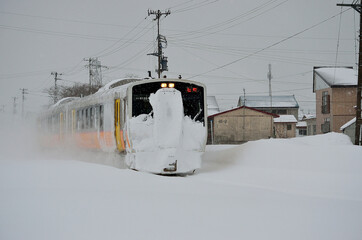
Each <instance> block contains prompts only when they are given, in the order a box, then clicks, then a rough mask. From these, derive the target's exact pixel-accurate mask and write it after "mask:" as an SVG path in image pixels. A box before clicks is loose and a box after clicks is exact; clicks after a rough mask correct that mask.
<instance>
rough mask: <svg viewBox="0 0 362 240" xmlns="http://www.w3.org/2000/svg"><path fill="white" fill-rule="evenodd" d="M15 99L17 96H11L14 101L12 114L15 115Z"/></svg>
mask: <svg viewBox="0 0 362 240" xmlns="http://www.w3.org/2000/svg"><path fill="white" fill-rule="evenodd" d="M16 99H17V97H13V100H14V103H13V115H16Z"/></svg>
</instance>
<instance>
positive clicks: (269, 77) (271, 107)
mask: <svg viewBox="0 0 362 240" xmlns="http://www.w3.org/2000/svg"><path fill="white" fill-rule="evenodd" d="M267 77H268V79H269V97H270V113H272V111H273V99H272V88H271V80H272V77H273V76H272V73H271V64H269V72H268V74H267Z"/></svg>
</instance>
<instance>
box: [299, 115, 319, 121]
mask: <svg viewBox="0 0 362 240" xmlns="http://www.w3.org/2000/svg"><path fill="white" fill-rule="evenodd" d="M313 118H316V116H315V115H314V114H304V115H303V117H302V119H303V120H308V119H313Z"/></svg>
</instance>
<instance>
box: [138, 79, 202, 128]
mask: <svg viewBox="0 0 362 240" xmlns="http://www.w3.org/2000/svg"><path fill="white" fill-rule="evenodd" d="M162 83H166V84H167V85H169V83H172V84H173V88H175V89H177V90H178V91H180V92H181V96H182V101H183V107H184V115H185V116H189V117H190V118H191V119H194V120H195V121H199V122H202V123H204V124H205V119H204V88H203V87H202V86H199V85H196V84H192V83H188V82H167V81H166V82H162ZM160 88H161V82H150V83H145V84H140V85H135V86H134V87H133V89H132V116H133V117H136V116H139V115H140V114H150V113H151V112H152V106H151V104H150V103H149V97H150V95H151V93H156V92H157V91H158V90H159V89H160Z"/></svg>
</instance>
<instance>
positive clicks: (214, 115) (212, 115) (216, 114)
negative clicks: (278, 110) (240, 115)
mask: <svg viewBox="0 0 362 240" xmlns="http://www.w3.org/2000/svg"><path fill="white" fill-rule="evenodd" d="M242 108H246V109H249V110H252V111H256V112H260V113H263V114H266V115H270V116H272V117H274V118H276V117H279V115H278V114H274V113H268V112H264V111H262V110H258V109H255V108H251V107H247V106H241V107H236V108H232V109H230V110H226V111H223V112H219V113H214V114H210V113H208V117H211V118H213V117H216V116H219V115H222V114H225V113H229V112H233V111H236V110H239V109H242Z"/></svg>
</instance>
